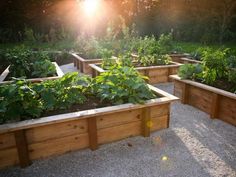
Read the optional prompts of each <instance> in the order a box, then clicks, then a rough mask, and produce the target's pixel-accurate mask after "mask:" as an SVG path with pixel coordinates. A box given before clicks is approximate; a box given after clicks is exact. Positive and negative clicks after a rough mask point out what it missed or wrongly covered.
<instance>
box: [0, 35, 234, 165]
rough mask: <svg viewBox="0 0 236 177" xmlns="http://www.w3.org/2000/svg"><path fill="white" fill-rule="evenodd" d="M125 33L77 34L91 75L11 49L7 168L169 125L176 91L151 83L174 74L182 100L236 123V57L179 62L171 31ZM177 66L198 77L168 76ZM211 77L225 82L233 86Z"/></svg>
mask: <svg viewBox="0 0 236 177" xmlns="http://www.w3.org/2000/svg"><path fill="white" fill-rule="evenodd" d="M124 39H125V40H111V39H109V38H104V39H103V40H96V39H94V38H91V39H89V40H85V39H83V40H82V39H81V40H80V41H79V44H80V45H78V46H79V47H80V48H78V49H77V52H78V53H79V55H76V54H75V53H73V54H72V56H73V57H74V58H73V60H74V64H75V65H76V66H77V67H78V69H80V71H81V72H83V73H85V74H88V73H89V74H91V75H92V76H93V77H92V78H91V77H88V76H78V74H77V73H70V74H66V75H64V76H63V73H62V72H61V71H60V70H59V67H57V65H55V64H53V63H51V59H50V58H48V56H47V55H45V54H44V53H41V52H32V51H30V50H28V49H22V48H16V49H14V50H12V51H10V52H7V54H6V57H7V58H8V60H9V61H11V62H10V66H9V67H8V68H7V70H6V71H7V72H4V73H8V71H9V74H8V76H7V77H5V78H7V79H8V80H11V82H5V83H2V84H1V85H0V99H1V103H0V111H1V115H0V123H1V124H3V125H0V159H1V161H0V167H1V168H3V167H6V166H11V165H15V164H20V165H21V166H22V167H25V166H27V165H29V164H30V163H31V161H32V160H34V159H38V158H43V157H47V156H50V155H58V154H63V153H65V152H70V151H74V150H77V149H82V148H86V147H90V148H91V149H92V150H95V149H97V148H98V146H99V145H100V144H104V143H109V142H112V141H116V140H120V139H123V138H126V137H130V136H136V135H143V136H145V137H146V136H149V135H150V132H152V131H156V130H160V129H163V128H168V127H169V121H170V103H171V102H172V101H175V100H178V98H177V97H175V96H172V95H170V94H168V93H165V92H164V91H162V90H159V89H157V88H155V87H153V86H151V85H147V84H146V83H145V82H148V83H150V84H156V83H160V82H167V81H169V78H170V79H173V80H174V82H175V95H176V96H178V97H180V98H181V100H182V102H183V103H187V104H190V105H193V106H195V107H198V108H200V109H201V110H203V111H205V112H207V113H210V114H211V117H214V118H219V119H222V120H224V121H227V122H229V123H231V124H233V125H236V124H235V122H236V121H235V120H236V118H235V115H236V110H235V109H236V96H235V94H234V93H230V92H235V91H236V89H235V86H236V84H235V81H236V79H235V75H236V74H235V69H234V68H235V58H234V57H228V54H227V51H221V50H217V51H204V52H203V55H202V56H201V60H202V61H201V63H199V64H193V65H192V64H188V65H182V64H179V63H176V62H173V61H174V60H177V59H180V58H182V56H183V55H182V54H171V50H173V48H172V47H173V46H172V44H171V36H170V35H166V36H165V35H162V36H161V37H160V38H159V39H158V40H156V39H155V38H154V37H145V38H137V37H133V36H132V37H130V36H126V37H125V38H124ZM167 54H169V55H167ZM114 56H115V57H114ZM178 68H179V69H178ZM178 70H179V71H178ZM177 72H178V74H179V76H180V77H181V78H182V79H190V80H194V81H190V80H181V79H180V77H178V76H176V75H175V76H170V75H173V74H176V73H177ZM5 75H6V74H5ZM143 75H144V76H143ZM22 76H23V77H24V78H26V79H29V78H31V77H35V78H37V77H39V78H40V79H36V83H33V82H32V81H35V79H34V80H25V79H24V78H19V77H22ZM145 76H147V77H145ZM169 76H170V77H169ZM14 77H16V78H14ZM42 77H49V80H48V78H44V79H42ZM51 79H52V80H51ZM196 81H197V82H196ZM222 83H223V84H222ZM205 84H208V85H211V86H215V87H218V86H221V85H223V86H226V87H225V88H223V89H226V90H227V91H228V92H227V91H223V90H220V89H216V88H213V87H211V86H205ZM196 86H198V87H199V88H197V87H196ZM204 89H207V91H205V90H204Z"/></svg>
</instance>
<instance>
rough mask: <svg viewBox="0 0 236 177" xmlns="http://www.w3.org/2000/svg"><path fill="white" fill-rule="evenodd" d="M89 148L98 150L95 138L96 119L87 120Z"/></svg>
mask: <svg viewBox="0 0 236 177" xmlns="http://www.w3.org/2000/svg"><path fill="white" fill-rule="evenodd" d="M88 133H89V147H90V149H91V150H93V151H94V150H96V149H98V136H97V119H96V117H91V118H88Z"/></svg>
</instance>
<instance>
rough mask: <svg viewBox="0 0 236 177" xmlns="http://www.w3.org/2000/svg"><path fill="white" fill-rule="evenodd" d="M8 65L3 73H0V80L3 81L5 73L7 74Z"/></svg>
mask: <svg viewBox="0 0 236 177" xmlns="http://www.w3.org/2000/svg"><path fill="white" fill-rule="evenodd" d="M9 67H10V65H9V66H8V67H7V68H6V69H5V70H4V71H3V73H2V74H1V75H0V82H3V81H4V80H5V78H6V77H7V75H8V74H9Z"/></svg>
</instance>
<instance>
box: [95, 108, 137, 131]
mask: <svg viewBox="0 0 236 177" xmlns="http://www.w3.org/2000/svg"><path fill="white" fill-rule="evenodd" d="M140 120H141V109H136V110H129V111H124V112H120V113H118V114H117V113H114V114H109V115H103V116H97V127H98V129H103V128H108V127H114V126H119V125H122V124H126V123H130V122H135V121H140Z"/></svg>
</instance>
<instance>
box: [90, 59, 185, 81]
mask: <svg viewBox="0 0 236 177" xmlns="http://www.w3.org/2000/svg"><path fill="white" fill-rule="evenodd" d="M181 65H182V64H179V63H176V62H171V64H169V65H161V66H147V67H136V69H137V70H138V71H139V72H140V73H141V74H143V75H144V76H147V77H148V78H149V80H147V82H148V83H149V84H157V83H164V82H170V81H171V80H170V79H169V76H170V75H173V74H177V72H178V68H179V67H180V66H181ZM90 67H91V69H92V76H93V77H96V76H98V75H99V74H100V73H102V72H105V70H104V69H102V68H101V67H100V64H90Z"/></svg>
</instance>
